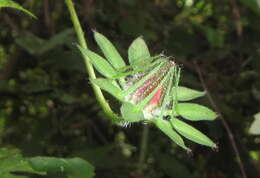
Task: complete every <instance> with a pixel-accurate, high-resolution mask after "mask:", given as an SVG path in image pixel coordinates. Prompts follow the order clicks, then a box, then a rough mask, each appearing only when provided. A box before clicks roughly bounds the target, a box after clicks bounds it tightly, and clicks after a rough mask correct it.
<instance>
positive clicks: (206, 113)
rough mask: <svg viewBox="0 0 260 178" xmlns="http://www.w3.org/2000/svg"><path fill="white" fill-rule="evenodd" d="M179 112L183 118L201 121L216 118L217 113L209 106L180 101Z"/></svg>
mask: <svg viewBox="0 0 260 178" xmlns="http://www.w3.org/2000/svg"><path fill="white" fill-rule="evenodd" d="M176 109H177V114H179V115H181V116H182V117H183V118H185V119H188V120H192V121H199V120H214V119H216V117H217V114H216V113H215V112H213V111H212V110H210V109H209V108H207V107H205V106H202V105H199V104H193V103H179V104H177V107H176Z"/></svg>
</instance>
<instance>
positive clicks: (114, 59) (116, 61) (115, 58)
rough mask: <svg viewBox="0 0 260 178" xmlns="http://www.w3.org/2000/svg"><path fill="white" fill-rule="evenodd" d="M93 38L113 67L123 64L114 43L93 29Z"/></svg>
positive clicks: (120, 66) (117, 67) (116, 67)
mask: <svg viewBox="0 0 260 178" xmlns="http://www.w3.org/2000/svg"><path fill="white" fill-rule="evenodd" d="M94 36H95V40H96V42H97V44H98V46H99V47H100V49H101V50H102V52H103V53H104V55H105V57H106V58H107V59H108V61H109V62H110V63H111V64H112V66H113V67H114V68H115V69H119V68H122V67H124V66H125V62H124V60H123V58H122V57H121V56H120V54H119V53H118V51H117V50H116V48H115V47H114V45H113V44H112V43H111V42H110V41H109V40H108V39H107V38H106V37H105V36H104V35H102V34H100V33H98V32H96V31H94Z"/></svg>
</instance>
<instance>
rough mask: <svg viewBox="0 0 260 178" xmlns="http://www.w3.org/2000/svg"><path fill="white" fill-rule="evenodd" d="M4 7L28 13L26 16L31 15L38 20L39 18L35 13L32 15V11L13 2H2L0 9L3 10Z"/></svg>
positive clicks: (6, 0) (0, 2)
mask: <svg viewBox="0 0 260 178" xmlns="http://www.w3.org/2000/svg"><path fill="white" fill-rule="evenodd" d="M3 7H10V8H14V9H17V10H20V11H23V12H24V13H26V14H28V15H30V16H31V17H33V18H35V19H37V17H36V16H35V15H34V14H33V13H31V12H30V11H28V10H27V9H25V8H23V7H22V6H20V5H19V4H18V3H16V2H14V1H12V0H1V1H0V9H1V8H3Z"/></svg>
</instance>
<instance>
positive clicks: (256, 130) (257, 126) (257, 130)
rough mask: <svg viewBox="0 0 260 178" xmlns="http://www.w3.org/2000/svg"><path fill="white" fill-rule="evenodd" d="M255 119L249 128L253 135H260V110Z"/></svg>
mask: <svg viewBox="0 0 260 178" xmlns="http://www.w3.org/2000/svg"><path fill="white" fill-rule="evenodd" d="M254 118H255V120H254V121H253V123H252V124H251V126H250V128H249V133H250V134H253V135H260V112H259V113H257V114H255V115H254Z"/></svg>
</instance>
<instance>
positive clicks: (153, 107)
mask: <svg viewBox="0 0 260 178" xmlns="http://www.w3.org/2000/svg"><path fill="white" fill-rule="evenodd" d="M94 36H95V40H96V42H97V44H98V46H99V47H100V49H101V50H102V52H103V53H104V57H105V58H106V59H105V58H103V57H101V56H100V55H98V54H96V53H94V52H92V51H90V50H87V49H83V48H81V47H80V46H78V48H79V49H80V51H81V53H82V54H83V55H85V56H87V57H88V58H89V59H90V61H91V63H92V64H93V65H94V67H95V69H96V70H97V71H98V72H99V73H100V74H101V75H103V76H104V77H106V78H97V79H94V80H91V82H92V83H94V84H95V85H97V86H99V87H100V88H101V89H103V90H105V91H106V92H108V93H110V94H111V95H113V96H114V97H115V98H116V99H118V100H119V101H120V102H121V103H122V105H121V108H120V112H121V116H122V117H123V119H124V121H125V123H126V124H128V123H133V122H140V121H146V122H151V123H153V124H155V125H156V126H157V127H158V128H159V129H160V130H161V131H162V132H163V133H165V134H166V135H167V136H168V137H170V138H171V140H173V141H174V142H175V143H176V144H178V145H179V146H181V147H182V148H184V149H186V150H188V151H189V150H190V149H189V148H188V147H187V146H186V145H185V144H184V141H183V139H182V137H181V136H184V137H186V138H187V139H189V140H192V141H194V142H196V143H199V144H202V145H205V146H209V147H216V144H215V143H214V142H212V141H211V140H210V139H209V138H208V137H207V136H206V135H204V134H203V133H201V132H200V131H198V130H197V129H195V128H193V127H192V126H190V125H188V124H186V123H185V122H183V121H181V120H180V119H177V118H180V117H181V118H183V119H188V120H191V121H199V120H214V119H216V117H217V115H216V113H215V112H213V111H212V110H210V109H209V108H207V107H205V106H201V105H198V104H193V103H179V102H183V101H189V100H192V99H196V98H198V97H201V96H204V95H205V92H201V91H196V90H193V89H190V88H187V87H184V86H179V80H180V68H179V67H178V66H177V65H176V64H175V62H173V61H172V60H170V58H169V57H166V56H164V55H157V56H151V55H150V52H149V50H148V47H147V45H146V43H145V42H144V40H143V39H142V38H140V37H139V38H137V39H136V40H134V41H133V42H132V44H131V45H130V47H129V49H128V61H129V65H126V64H125V62H124V60H123V59H122V57H121V56H120V54H119V53H118V52H117V50H116V48H115V47H114V46H113V44H112V43H111V42H110V41H109V40H108V39H107V38H106V37H105V36H103V35H102V34H100V33H98V32H94ZM125 123H124V124H125Z"/></svg>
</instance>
